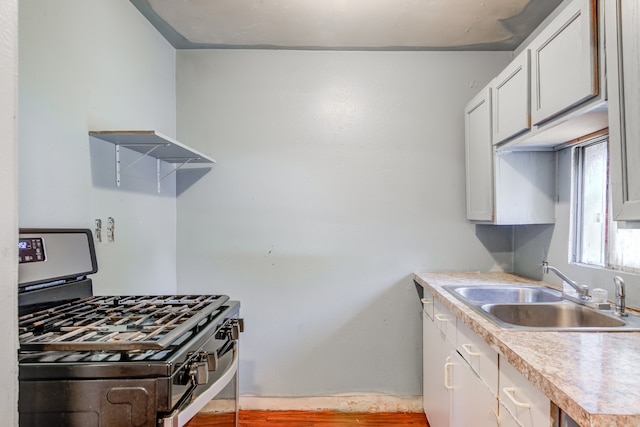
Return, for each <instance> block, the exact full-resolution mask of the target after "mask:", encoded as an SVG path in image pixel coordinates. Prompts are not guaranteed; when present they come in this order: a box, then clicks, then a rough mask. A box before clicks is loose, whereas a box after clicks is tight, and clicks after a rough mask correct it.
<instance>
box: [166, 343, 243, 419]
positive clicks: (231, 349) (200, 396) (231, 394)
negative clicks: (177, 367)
mask: <svg viewBox="0 0 640 427" xmlns="http://www.w3.org/2000/svg"><path fill="white" fill-rule="evenodd" d="M238 354H239V351H238V340H237V339H236V340H231V341H227V342H226V343H225V345H223V346H222V347H220V348H219V349H218V350H217V352H216V355H217V357H216V358H215V359H216V363H215V370H212V371H209V372H208V374H207V377H208V378H207V381H206V383H203V384H198V385H191V386H190V387H191V388H190V390H188V391H186V392H182V391H180V392H178V390H174V392H178V393H176V394H177V395H178V396H180V395H182V397H181V398H180V400H179V401H178V402H177V403H176V406H175V408H174V410H173V411H172V412H171V413H170V414H168V415H166V416H164V417H162V418H160V420H159V422H158V425H159V426H163V427H183V426H184V425H186V424H187V422H189V420H191V419H192V418H193V417H194V416H195V415H196V414H197V413H198V412H200V411H201V410H203V409H205V411H206V412H207V413H208V414H209V416H211V417H215V421H216V426H220V427H236V426H237V425H238ZM196 368H197V367H196V366H194V369H196ZM205 407H206V408H205Z"/></svg>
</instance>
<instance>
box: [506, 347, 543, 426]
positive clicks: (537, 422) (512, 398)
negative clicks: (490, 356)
mask: <svg viewBox="0 0 640 427" xmlns="http://www.w3.org/2000/svg"><path fill="white" fill-rule="evenodd" d="M498 383H499V384H500V395H499V399H500V409H501V410H502V409H506V411H508V412H509V413H511V415H513V418H515V419H516V421H517V422H518V424H519V425H520V426H522V427H538V426H547V425H549V422H550V418H551V417H550V414H551V401H550V400H549V399H548V398H547V396H545V395H544V394H543V393H542V392H541V391H540V390H538V389H537V388H536V387H535V386H534V385H533V384H531V383H530V382H529V380H527V379H526V378H525V377H524V376H522V374H520V373H519V372H518V371H516V369H515V368H514V367H513V366H511V365H510V364H509V362H507V361H506V359H503V358H501V359H500V378H499V380H498ZM500 417H501V418H502V412H501V416H500Z"/></svg>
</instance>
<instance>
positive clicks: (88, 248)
mask: <svg viewBox="0 0 640 427" xmlns="http://www.w3.org/2000/svg"><path fill="white" fill-rule="evenodd" d="M19 253H20V259H19V275H18V276H19V292H18V300H19V306H20V318H19V339H20V349H19V355H18V360H19V405H18V406H19V419H20V426H21V427H35V426H60V427H62V426H65V427H93V426H95V427H98V426H100V427H129V426H131V427H134V426H135V427H160V426H162V427H179V426H184V425H185V424H187V423H188V421H189V420H190V419H191V418H192V417H193V416H194V415H195V414H196V413H197V412H199V411H200V410H201V409H202V408H204V407H205V405H206V406H207V409H208V410H210V411H211V414H212V416H215V417H216V425H218V426H228V427H232V426H233V427H236V426H237V423H238V412H237V409H238V406H237V402H238V339H239V335H240V332H241V331H242V330H243V321H242V319H241V318H239V313H240V303H239V302H237V301H231V300H230V299H229V297H228V296H226V295H131V296H129V295H127V296H93V295H92V294H93V292H92V284H91V279H90V278H89V277H88V276H89V275H90V274H93V273H95V272H97V270H98V267H97V262H96V256H95V249H94V245H93V238H92V235H91V231H90V230H85V229H21V230H20V241H19Z"/></svg>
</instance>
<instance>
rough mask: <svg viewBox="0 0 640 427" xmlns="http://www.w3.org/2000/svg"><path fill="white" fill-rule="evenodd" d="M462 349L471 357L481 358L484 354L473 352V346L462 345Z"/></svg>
mask: <svg viewBox="0 0 640 427" xmlns="http://www.w3.org/2000/svg"><path fill="white" fill-rule="evenodd" d="M462 348H464V351H466V352H467V354H468V355H469V356H481V355H482V353H478V352H477V351H473V350H471V344H462Z"/></svg>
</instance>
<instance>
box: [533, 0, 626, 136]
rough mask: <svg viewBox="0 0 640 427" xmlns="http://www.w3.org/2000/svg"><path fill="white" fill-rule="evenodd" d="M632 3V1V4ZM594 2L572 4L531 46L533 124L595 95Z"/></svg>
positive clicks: (596, 87) (596, 92) (596, 83)
mask: <svg viewBox="0 0 640 427" xmlns="http://www.w3.org/2000/svg"><path fill="white" fill-rule="evenodd" d="M631 1H633V0H631ZM597 46H598V43H597V21H596V13H595V0H574V1H573V2H571V3H569V4H568V5H567V6H566V8H565V9H564V10H563V11H562V12H561V13H560V14H559V15H558V16H557V17H556V19H554V20H553V21H552V22H551V24H550V25H549V26H547V27H546V28H545V29H544V30H543V31H542V32H541V33H540V35H539V36H538V37H536V38H535V39H534V41H533V42H532V43H531V44H530V46H529V48H530V49H531V63H532V89H533V94H532V108H531V115H532V118H533V123H534V124H539V123H541V122H543V121H546V120H548V119H550V118H552V117H554V116H556V115H558V114H560V113H562V112H564V111H566V110H567V109H569V108H571V107H573V106H575V105H578V104H580V103H581V102H583V101H585V100H587V99H589V98H591V97H593V96H595V95H597V94H598V72H597V70H598V65H597Z"/></svg>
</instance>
